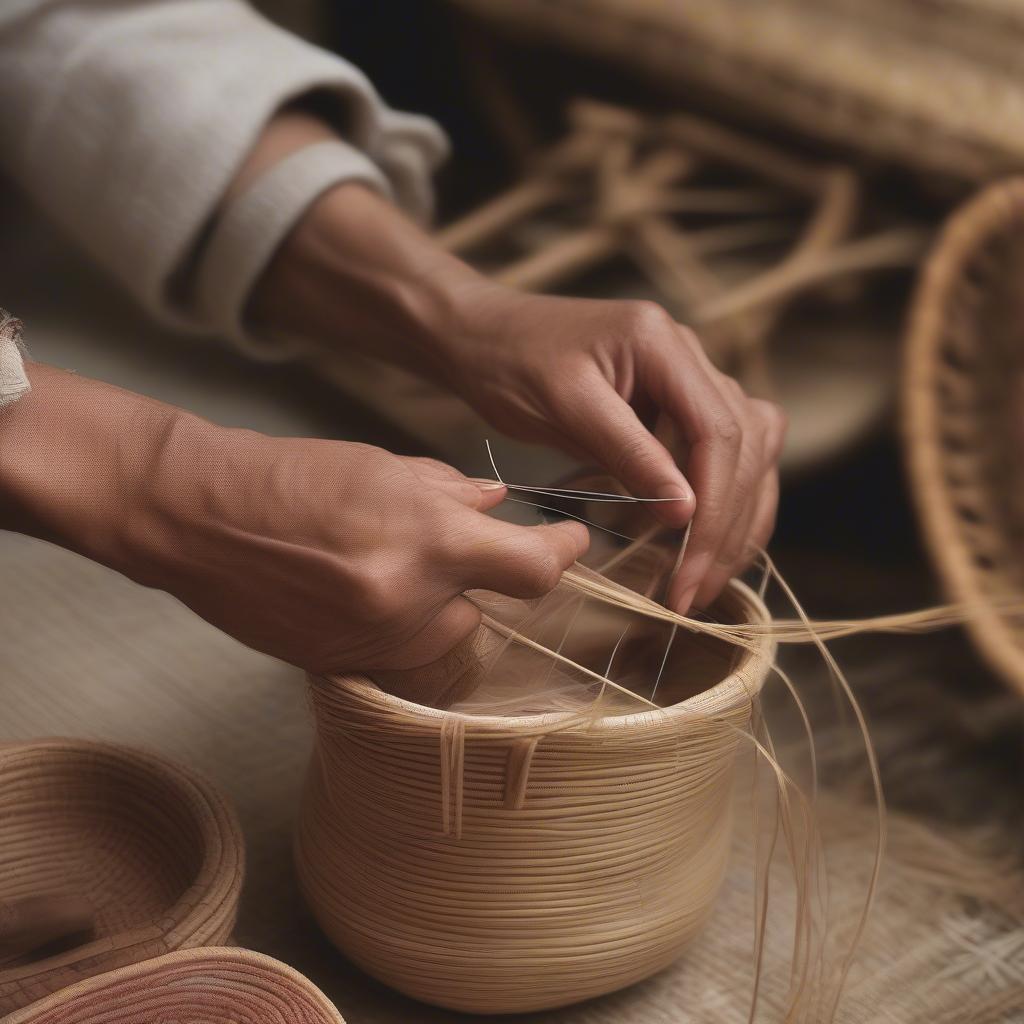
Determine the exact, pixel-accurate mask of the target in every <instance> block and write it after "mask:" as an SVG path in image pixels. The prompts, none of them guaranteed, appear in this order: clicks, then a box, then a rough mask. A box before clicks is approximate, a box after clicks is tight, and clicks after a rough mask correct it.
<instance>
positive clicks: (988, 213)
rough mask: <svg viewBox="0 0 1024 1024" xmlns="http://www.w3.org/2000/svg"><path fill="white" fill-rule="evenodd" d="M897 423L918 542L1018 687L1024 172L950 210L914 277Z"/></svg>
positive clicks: (1022, 576)
mask: <svg viewBox="0 0 1024 1024" xmlns="http://www.w3.org/2000/svg"><path fill="white" fill-rule="evenodd" d="M903 387H904V395H903V398H904V402H903V428H904V443H905V449H906V458H907V463H908V468H909V472H910V478H911V484H912V488H913V492H914V498H915V500H916V504H917V511H918V515H919V517H920V520H921V523H922V526H923V529H924V535H925V539H926V542H927V545H928V548H929V550H930V553H931V556H932V560H933V562H934V563H935V565H936V567H937V569H938V571H939V574H940V576H941V578H942V581H943V583H944V585H945V587H946V589H947V590H948V591H949V593H950V596H951V597H953V598H954V599H956V600H959V601H964V602H968V603H969V604H971V605H972V606H976V607H977V608H978V610H979V614H976V615H974V616H972V618H971V619H970V620H969V621H968V629H969V630H970V633H971V635H972V636H973V638H974V640H975V642H976V643H977V645H978V647H979V649H980V650H981V652H982V654H983V655H984V656H985V657H986V658H987V660H988V661H989V663H990V664H991V665H992V667H993V668H994V669H996V670H997V671H998V672H1000V673H1001V674H1002V675H1003V676H1004V677H1005V678H1006V679H1007V680H1008V681H1009V682H1010V683H1011V684H1012V685H1013V686H1014V687H1016V688H1017V689H1018V690H1019V691H1020V692H1021V693H1024V620H1022V618H1021V616H1020V615H1019V614H1017V615H1016V616H1015V617H1010V616H1009V615H1007V614H1004V613H1003V611H1001V609H1000V604H1001V603H1005V602H1006V601H1007V599H1010V600H1013V599H1016V600H1017V601H1018V602H1019V600H1020V598H1021V595H1022V594H1024V179H1014V180H1010V181H1005V182H1002V183H1000V184H996V185H992V186H990V187H989V188H988V189H986V190H985V191H984V192H982V193H980V194H979V195H978V196H977V197H976V198H974V199H972V200H971V201H970V202H968V203H966V204H965V205H964V206H963V207H962V208H961V209H960V210H959V211H957V212H956V213H955V214H954V215H953V216H952V218H951V219H950V221H949V223H948V224H947V226H946V228H945V230H944V231H943V233H942V236H941V238H940V240H939V242H938V243H937V245H936V247H935V250H934V252H933V254H932V256H931V257H930V259H929V261H928V264H927V266H926V268H925V271H924V273H923V275H922V279H921V284H920V287H919V289H918V292H917V295H916V297H915V300H914V303H913V307H912V314H911V319H910V328H909V334H908V338H907V347H906V367H905V371H904V384H903Z"/></svg>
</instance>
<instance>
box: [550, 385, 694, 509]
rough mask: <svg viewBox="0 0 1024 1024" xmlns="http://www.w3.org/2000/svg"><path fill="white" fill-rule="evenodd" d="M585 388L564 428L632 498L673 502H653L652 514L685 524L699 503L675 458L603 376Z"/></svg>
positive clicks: (651, 506) (651, 505)
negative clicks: (576, 409) (571, 417)
mask: <svg viewBox="0 0 1024 1024" xmlns="http://www.w3.org/2000/svg"><path fill="white" fill-rule="evenodd" d="M585 386H586V398H585V401H581V402H580V403H579V405H578V406H577V408H578V409H579V410H580V414H579V415H578V416H577V417H576V418H575V419H574V420H573V421H572V422H571V423H567V424H566V428H567V429H568V430H569V431H571V433H572V434H573V436H574V437H575V440H576V443H577V444H579V445H582V446H583V447H584V448H585V450H586V452H587V454H588V455H589V457H590V458H592V459H594V460H595V461H597V462H598V463H600V465H602V466H603V467H604V468H605V469H606V470H608V472H609V473H611V475H612V476H613V477H615V479H617V480H619V481H621V482H622V484H624V485H625V487H626V489H627V490H628V491H629V492H630V494H632V495H634V496H635V497H638V498H662V499H669V500H664V501H658V502H651V503H650V506H649V508H650V511H651V513H652V514H653V515H655V516H656V517H657V518H658V519H659V520H660V521H661V522H663V523H665V524H666V525H669V526H684V525H685V524H686V523H688V522H689V521H690V518H691V517H692V515H693V511H694V507H695V499H694V494H693V488H692V487H691V486H690V484H689V483H688V482H687V480H686V478H685V477H684V476H683V473H682V470H680V468H679V467H678V466H677V465H676V462H675V460H674V459H673V458H672V455H671V454H670V453H669V451H668V450H667V449H666V448H665V446H664V445H663V444H662V443H661V442H660V441H659V440H658V439H657V438H655V436H654V435H653V434H652V433H651V432H650V431H649V430H648V429H647V428H646V427H645V426H644V425H643V423H642V422H641V421H640V418H639V417H638V416H637V414H636V413H635V412H634V411H633V409H632V408H631V407H630V405H629V404H628V403H627V402H626V401H624V400H623V398H622V396H621V395H619V393H618V392H617V391H616V390H615V389H614V388H613V387H612V386H611V385H610V384H609V383H608V382H607V380H605V379H604V377H594V378H591V379H590V380H589V382H586V384H585Z"/></svg>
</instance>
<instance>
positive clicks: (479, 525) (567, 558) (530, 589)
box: [447, 516, 590, 598]
mask: <svg viewBox="0 0 1024 1024" xmlns="http://www.w3.org/2000/svg"><path fill="white" fill-rule="evenodd" d="M474 518H476V519H477V520H479V522H476V523H473V524H472V525H471V527H470V528H469V529H468V530H463V531H460V532H461V534H462V536H461V537H460V538H451V537H450V538H448V543H449V544H451V541H452V540H453V539H456V541H457V549H456V550H455V551H449V553H448V555H447V557H448V558H450V559H452V560H453V564H456V565H457V567H458V573H459V583H460V585H461V587H462V588H463V589H466V590H469V589H475V588H482V589H485V590H494V591H497V592H498V593H500V594H508V595H509V596H510V597H521V598H532V597H542V596H543V595H544V594H547V593H549V592H550V591H552V590H554V588H555V587H556V586H557V585H558V582H559V580H560V579H561V577H562V573H563V572H564V571H565V570H566V569H568V568H569V566H570V565H572V564H573V562H575V561H576V560H577V559H579V558H580V557H582V555H583V554H584V553H585V552H586V550H587V547H588V546H589V543H590V534H589V532H588V531H587V528H586V527H585V526H584V525H583V524H582V523H569V522H563V523H554V524H551V525H544V526H517V525H515V524H514V523H505V522H502V521H501V520H498V519H490V518H488V517H486V516H475V517H474Z"/></svg>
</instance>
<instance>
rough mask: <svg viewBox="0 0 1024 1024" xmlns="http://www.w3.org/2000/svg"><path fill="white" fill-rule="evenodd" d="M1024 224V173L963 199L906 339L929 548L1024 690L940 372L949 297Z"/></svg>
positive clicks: (998, 665)
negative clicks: (943, 404)
mask: <svg viewBox="0 0 1024 1024" xmlns="http://www.w3.org/2000/svg"><path fill="white" fill-rule="evenodd" d="M1022 228H1024V177H1021V176H1016V177H1011V178H1006V179H1003V180H1001V181H998V182H996V183H994V184H992V185H990V186H988V187H986V188H984V189H982V190H981V191H979V192H977V193H976V194H975V195H974V196H973V197H972V198H971V199H969V200H967V201H966V202H965V203H963V204H962V205H961V206H960V207H959V208H958V209H957V210H955V211H954V213H953V214H952V215H951V216H950V218H949V219H948V220H947V222H946V224H945V225H944V226H943V229H942V232H941V234H940V236H939V238H938V240H937V241H936V243H935V246H934V248H933V250H932V252H931V253H930V255H929V257H928V259H927V262H926V264H925V266H924V269H923V271H922V272H921V275H920V279H919V281H918V286H917V289H916V291H915V294H914V298H913V301H912V303H911V307H910V316H909V320H908V327H907V333H906V338H905V342H904V348H905V355H904V366H903V374H902V409H901V418H902V428H903V449H904V460H905V463H906V466H907V472H908V475H909V477H910V481H911V484H912V486H911V491H912V493H913V501H914V504H915V506H916V510H917V516H918V521H919V522H920V523H921V526H922V529H923V532H924V539H925V546H926V548H927V550H928V553H929V555H930V556H931V561H932V564H933V566H934V567H935V569H936V571H937V573H938V575H939V578H940V580H941V582H942V585H943V587H944V589H945V590H946V592H947V593H948V594H949V595H950V596H951V597H952V598H953V599H955V600H958V601H962V602H964V603H965V604H969V605H971V606H972V607H976V608H978V609H981V614H978V615H975V616H972V617H971V618H970V619H968V620H967V622H966V624H965V625H966V628H967V632H968V634H969V635H970V637H971V638H972V640H973V641H974V643H975V645H976V647H977V648H978V649H979V651H980V653H981V654H982V656H983V657H984V658H985V660H986V661H987V662H988V663H989V665H990V667H992V668H993V669H994V670H995V671H996V672H998V673H999V675H1000V676H1002V677H1003V679H1004V680H1005V681H1006V682H1007V683H1008V684H1010V685H1011V686H1012V687H1013V688H1014V689H1016V690H1018V691H1019V692H1020V693H1024V648H1022V647H1021V645H1020V644H1019V643H1018V642H1017V641H1016V640H1015V639H1014V636H1013V634H1012V633H1011V631H1010V629H1009V627H1008V625H1007V623H1006V620H1005V618H1004V617H1003V616H1002V615H1001V614H1000V613H999V612H998V610H997V609H996V608H995V606H994V604H993V602H992V600H991V598H990V597H989V596H988V595H987V594H986V593H985V591H984V589H983V588H982V586H981V583H980V573H979V570H978V569H977V567H976V566H975V565H974V561H973V559H972V557H971V551H970V547H969V544H968V542H967V541H966V540H965V539H964V536H963V532H962V519H961V517H960V516H959V515H958V514H957V512H956V508H955V504H954V501H953V499H952V495H951V493H950V489H949V486H948V484H947V483H946V481H945V475H944V472H943V466H944V452H943V449H942V445H941V444H940V410H939V408H938V401H937V397H936V382H935V375H936V372H937V363H938V360H939V356H940V349H941V345H942V339H943V336H944V334H943V331H944V326H945V323H946V322H947V315H948V312H949V306H950V300H951V296H952V293H953V290H954V289H955V287H956V285H957V283H958V282H959V281H960V279H961V278H962V276H963V275H964V273H965V272H966V270H967V268H968V266H969V264H970V262H971V260H972V259H973V258H974V257H975V256H976V255H977V253H979V252H980V251H982V250H984V248H985V247H986V246H988V245H989V244H990V243H991V242H992V241H994V240H995V239H998V238H1000V237H1004V236H1005V235H1006V234H1007V233H1009V232H1014V233H1017V232H1019V231H1021V229H1022Z"/></svg>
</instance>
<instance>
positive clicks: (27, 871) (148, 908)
mask: <svg viewBox="0 0 1024 1024" xmlns="http://www.w3.org/2000/svg"><path fill="white" fill-rule="evenodd" d="M242 868H243V846H242V836H241V832H240V830H239V827H238V823H237V822H236V820H235V816H234V813H233V812H232V811H231V809H230V808H229V807H228V805H227V804H226V803H225V801H224V799H223V798H222V797H221V796H220V794H219V793H218V792H217V791H216V790H215V789H214V788H213V787H212V786H211V785H210V784H209V783H207V782H205V781H204V780H202V779H200V778H197V777H196V776H194V775H192V774H191V773H189V772H186V771H185V770H184V769H182V768H179V767H178V766H176V765H174V764H172V763H171V762H169V761H164V760H163V759H161V758H158V757H154V756H152V755H150V754H145V753H142V752H140V751H136V750H130V749H128V748H125V747H118V746H112V745H108V744H103V743H90V742H86V741H82V740H46V741H40V742H34V743H23V744H10V745H6V746H0V900H4V901H17V900H20V899H22V898H25V897H31V896H38V895H42V894H54V895H57V896H63V897H66V898H68V899H72V900H75V901H84V903H85V904H86V905H87V906H88V907H90V908H91V910H92V917H93V922H92V925H93V927H92V931H91V934H90V935H89V936H88V937H87V938H86V940H85V941H84V942H81V943H79V944H77V945H73V946H72V948H70V949H65V950H64V951H62V952H56V953H53V954H51V955H43V956H41V957H39V956H35V955H32V953H31V952H29V953H26V955H24V956H22V957H16V958H14V959H13V960H7V961H6V962H4V963H3V964H2V965H0V1012H10V1011H12V1010H16V1009H19V1008H20V1007H23V1006H26V1005H27V1004H29V1003H31V1002H33V1001H35V1000H38V999H41V998H42V997H44V996H47V995H49V994H50V993H52V992H55V991H57V990H58V989H61V988H64V987H65V986H67V985H70V984H72V983H74V982H77V981H81V980H82V979H83V978H87V977H90V976H92V975H96V974H101V973H103V972H105V971H110V970H112V969H114V968H118V967H122V966H124V965H127V964H133V963H136V962H138V961H141V960H147V959H149V958H151V957H155V956H160V955H162V954H164V953H168V952H171V951H173V950H178V949H182V948H187V947H191V946H205V945H210V944H215V945H216V944H220V943H223V942H225V941H226V940H227V939H228V937H229V936H230V934H231V930H232V928H233V927H234V922H235V913H236V910H237V906H238V896H239V891H240V888H241V883H242Z"/></svg>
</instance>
